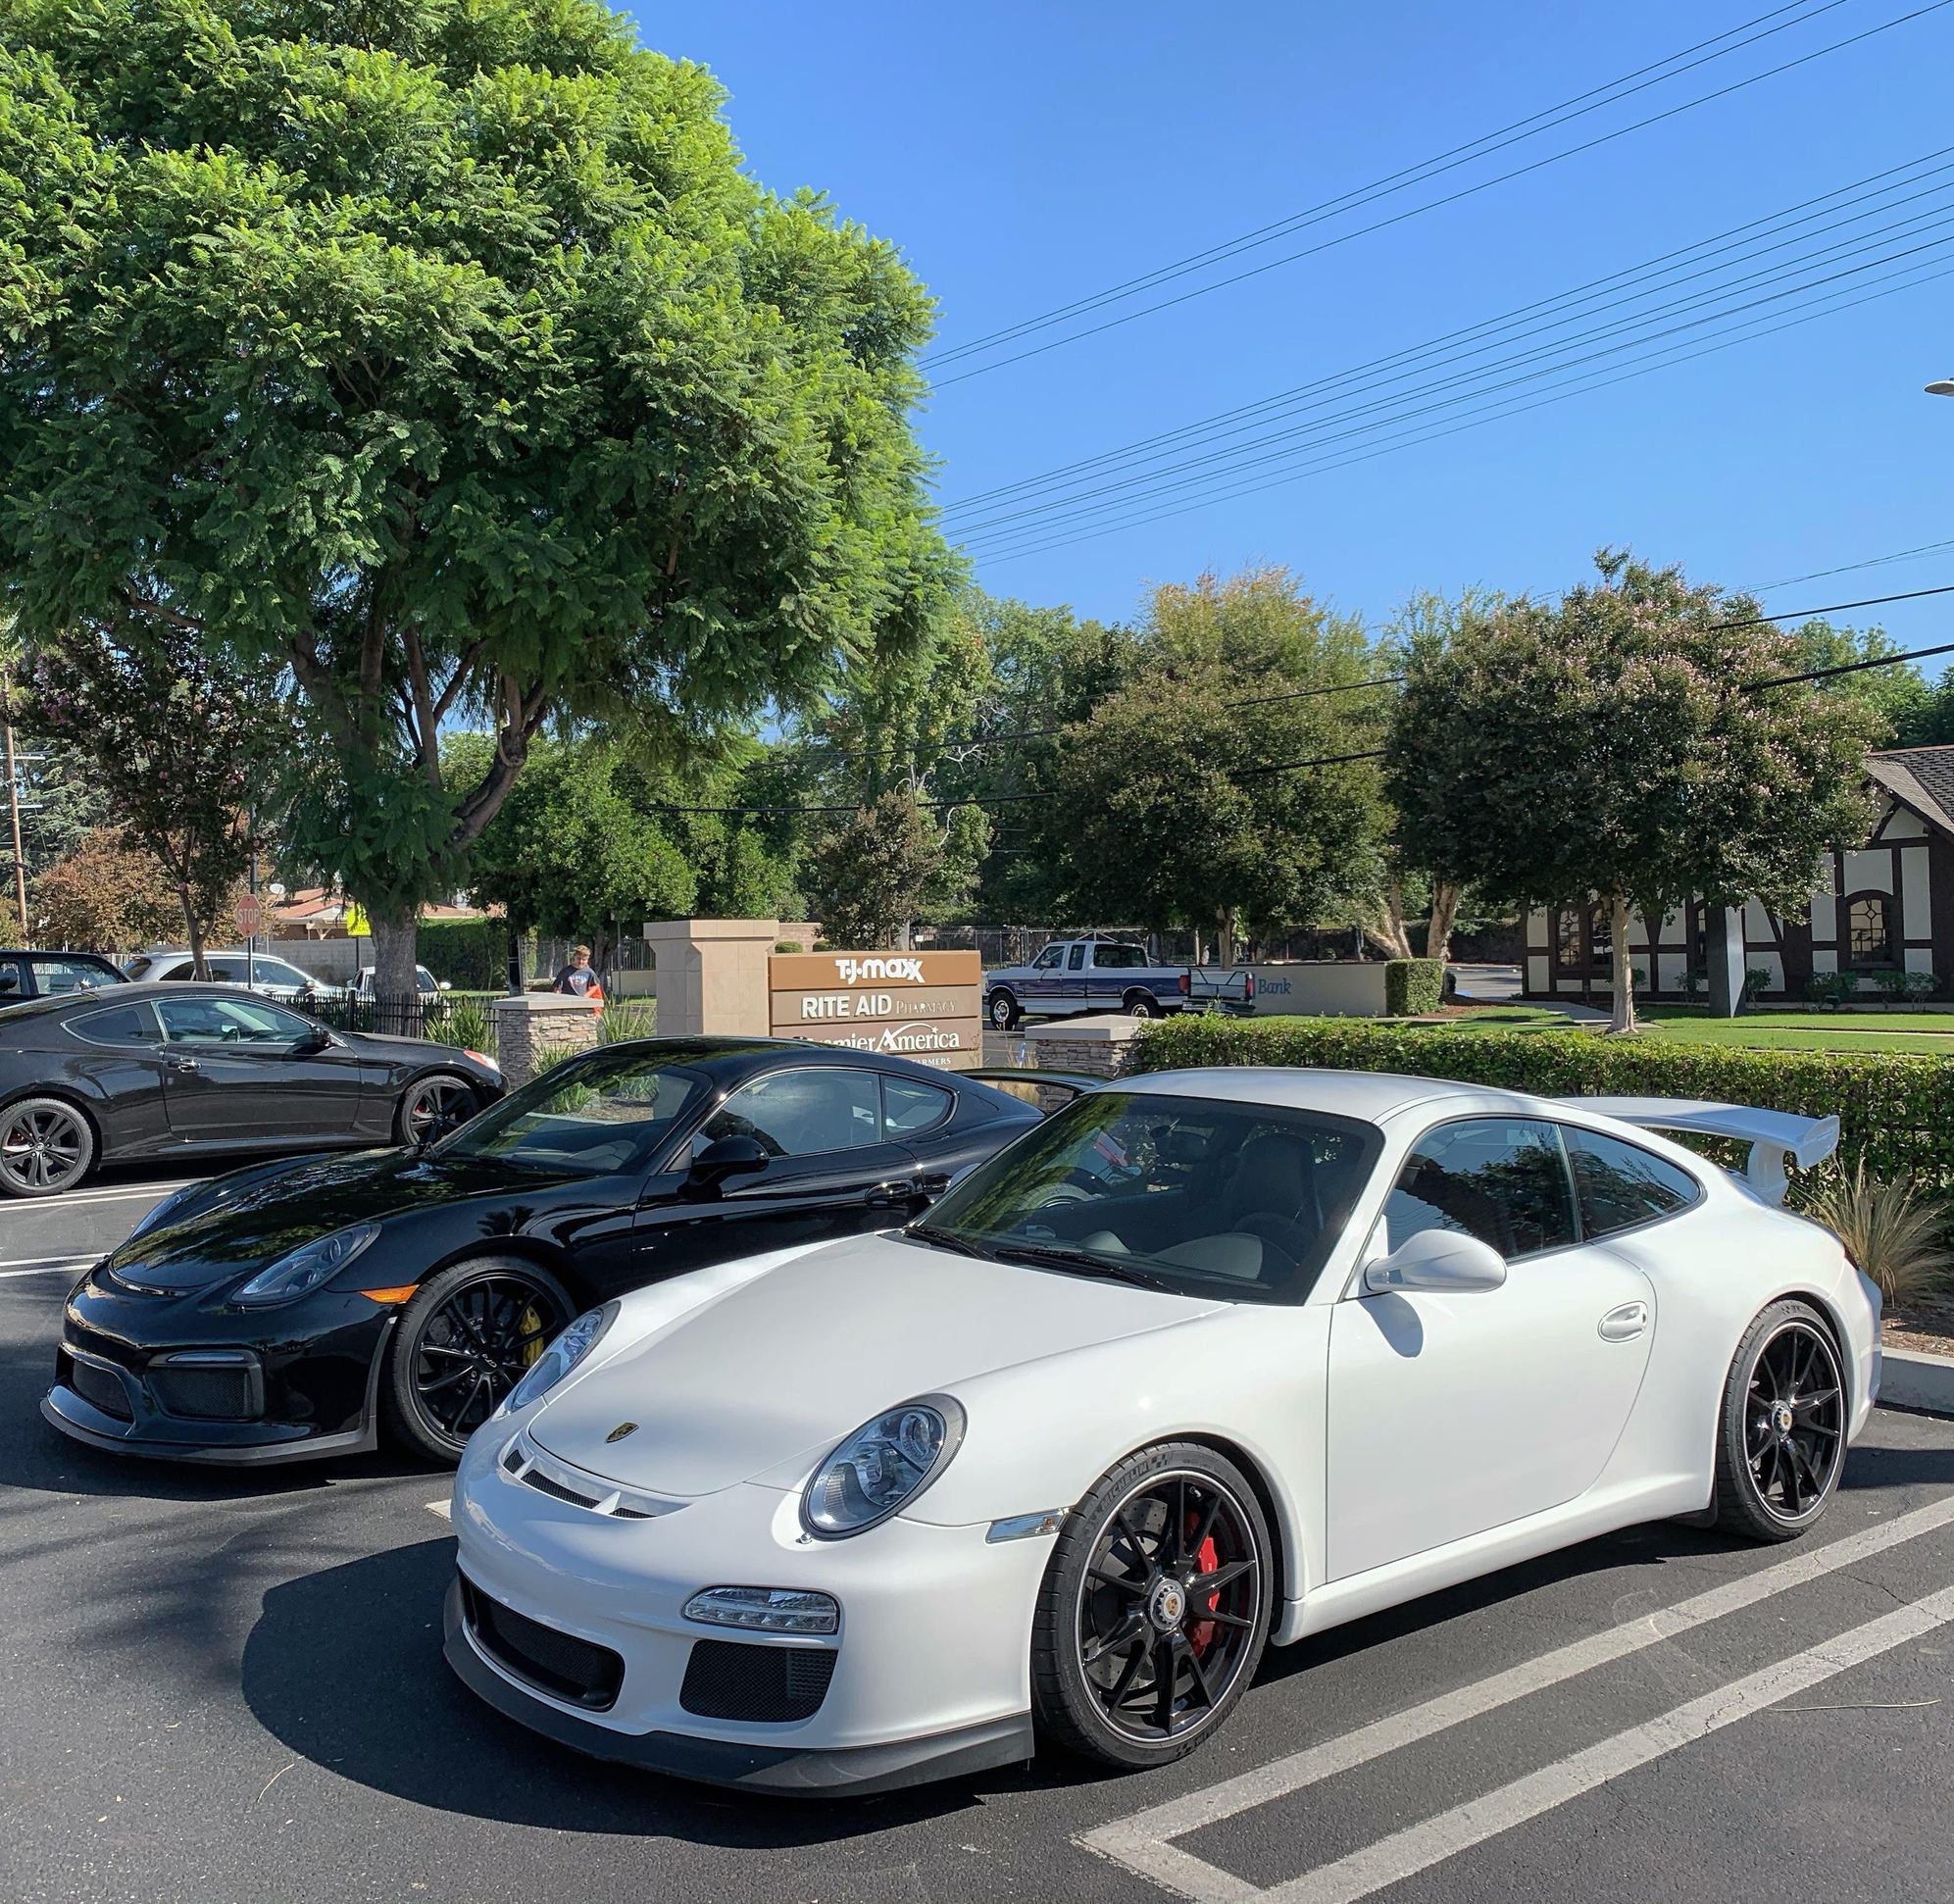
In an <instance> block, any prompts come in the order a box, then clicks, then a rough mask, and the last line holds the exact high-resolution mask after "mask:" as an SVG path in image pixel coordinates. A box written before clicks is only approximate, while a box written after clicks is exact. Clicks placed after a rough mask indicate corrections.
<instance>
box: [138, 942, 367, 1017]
mask: <svg viewBox="0 0 1954 1904" xmlns="http://www.w3.org/2000/svg"><path fill="white" fill-rule="evenodd" d="M204 970H205V971H206V972H207V973H208V974H209V975H210V977H211V980H212V982H214V983H216V984H220V985H248V986H249V987H250V989H251V990H253V991H255V992H257V993H258V994H259V995H260V996H261V997H265V998H276V1000H277V1001H278V1002H279V1003H280V1004H282V1005H301V1004H304V1003H305V1002H306V1001H307V1000H309V999H313V998H318V997H321V996H324V995H326V994H329V993H330V992H332V991H334V990H336V989H337V988H336V987H335V986H332V985H329V984H327V983H326V981H325V980H324V979H320V978H315V977H313V976H312V974H311V973H309V972H301V971H300V970H299V969H298V967H297V966H295V965H291V964H289V963H288V962H287V961H285V960H283V959H279V958H275V957H274V956H273V955H272V954H271V953H269V952H254V953H248V954H247V953H246V951H245V949H244V948H243V947H242V946H235V945H226V946H224V947H222V948H221V949H219V950H217V951H215V952H206V953H205V954H204ZM247 975H248V976H247ZM123 976H124V977H125V978H138V979H143V980H154V979H159V978H165V979H168V978H179V979H185V980H188V979H193V978H195V977H196V976H197V973H196V964H195V961H194V960H192V959H191V957H190V955H189V953H187V952H178V951H172V950H169V949H167V948H163V947H158V948H155V949H153V950H151V951H148V952H138V953H137V954H136V955H135V957H134V958H132V959H125V960H124V961H123Z"/></svg>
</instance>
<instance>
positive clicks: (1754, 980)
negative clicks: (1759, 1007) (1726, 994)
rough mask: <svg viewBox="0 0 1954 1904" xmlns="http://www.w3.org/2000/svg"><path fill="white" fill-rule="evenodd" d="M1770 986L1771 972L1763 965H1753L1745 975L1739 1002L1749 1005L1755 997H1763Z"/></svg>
mask: <svg viewBox="0 0 1954 1904" xmlns="http://www.w3.org/2000/svg"><path fill="white" fill-rule="evenodd" d="M1770 986H1771V974H1770V973H1769V972H1768V971H1767V970H1766V969H1765V968H1764V967H1763V966H1761V965H1754V966H1752V967H1751V968H1750V969H1749V971H1747V972H1746V973H1745V974H1744V976H1743V995H1742V997H1741V998H1739V999H1738V1000H1737V1003H1738V1004H1740V1005H1748V1004H1749V1003H1750V1001H1751V1000H1752V999H1753V998H1759V997H1762V996H1763V994H1764V993H1765V992H1766V991H1768V990H1769V989H1770Z"/></svg>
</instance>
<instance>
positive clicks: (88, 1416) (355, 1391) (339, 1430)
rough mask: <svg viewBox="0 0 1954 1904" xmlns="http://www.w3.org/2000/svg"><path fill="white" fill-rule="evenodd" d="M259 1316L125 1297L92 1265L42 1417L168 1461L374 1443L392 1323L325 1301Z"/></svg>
mask: <svg viewBox="0 0 1954 1904" xmlns="http://www.w3.org/2000/svg"><path fill="white" fill-rule="evenodd" d="M395 1320H396V1318H395V1316H394V1314H393V1312H392V1311H390V1310H381V1309H377V1308H376V1307H375V1306H374V1305H373V1304H371V1303H369V1302H368V1301H367V1300H366V1298H365V1297H361V1296H351V1297H348V1296H342V1295H338V1294H335V1293H332V1292H326V1301H325V1302H324V1303H322V1302H321V1301H320V1300H319V1298H318V1297H313V1298H307V1299H305V1300H303V1301H301V1302H300V1303H298V1304H296V1305H294V1306H293V1308H292V1309H290V1310H268V1311H264V1312H260V1313H258V1314H255V1315H253V1314H249V1313H244V1312H239V1311H237V1310H233V1309H225V1308H224V1307H222V1306H212V1305H210V1304H207V1303H206V1302H204V1301H203V1300H202V1299H200V1298H199V1297H198V1296H196V1295H186V1296H178V1297H167V1296H143V1295H135V1294H131V1293H127V1292H125V1291H122V1290H120V1289H119V1288H118V1287H117V1286H116V1285H115V1284H114V1283H112V1282H110V1281H108V1280H106V1279H105V1278H104V1277H103V1274H102V1266H101V1265H100V1264H97V1265H96V1266H95V1268H94V1269H92V1270H91V1271H90V1272H89V1273H88V1275H87V1276H86V1277H84V1278H82V1279H81V1281H80V1282H79V1283H78V1284H76V1286H75V1289H74V1291H73V1292H72V1293H71V1295H70V1296H69V1299H68V1304H67V1307H66V1310H65V1312H64V1315H63V1319H62V1333H61V1340H60V1343H59V1344H58V1346H57V1349H56V1355H55V1379H54V1383H53V1386H52V1387H50V1388H49V1390H48V1391H47V1393H46V1394H45V1395H44V1396H43V1397H42V1400H41V1414H42V1416H43V1418H44V1419H45V1420H46V1421H47V1422H48V1423H50V1424H51V1425H52V1426H53V1427H55V1428H59V1429H60V1430H61V1431H62V1432H63V1433H64V1434H66V1435H69V1436H71V1437H72V1438H73V1439H75V1440H76V1441H81V1442H85V1443H86V1444H87V1445H88V1446H90V1447H95V1448H102V1449H105V1450H107V1451H109V1452H112V1453H116V1454H133V1455H146V1456H150V1457H155V1458H160V1459H163V1460H172V1461H198V1462H217V1463H236V1464H239V1465H246V1466H261V1465H264V1464H266V1463H275V1462H283V1461H301V1460H312V1459H316V1458H320V1457H323V1456H326V1455H335V1454H358V1453H362V1452H365V1451H367V1450H369V1449H372V1448H374V1447H376V1446H377V1444H378V1435H377V1428H376V1407H375V1403H376V1390H377V1382H378V1378H379V1372H380V1368H381V1365H382V1362H383V1359H384V1351H385V1347H386V1343H387V1340H388V1337H389V1335H390V1334H391V1331H392V1329H393V1326H394V1323H395Z"/></svg>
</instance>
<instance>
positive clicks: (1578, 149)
mask: <svg viewBox="0 0 1954 1904" xmlns="http://www.w3.org/2000/svg"><path fill="white" fill-rule="evenodd" d="M1949 4H1950V0H1928V4H1927V5H1926V6H1922V7H1917V8H1915V9H1914V10H1913V11H1912V12H1911V13H1906V14H1901V15H1900V16H1898V17H1897V18H1896V19H1893V20H1888V21H1883V22H1881V23H1880V25H1878V26H1870V27H1868V28H1866V29H1865V30H1864V31H1863V32H1858V33H1854V34H1851V35H1849V36H1848V37H1847V38H1845V39H1841V40H1834V41H1833V42H1832V43H1831V44H1830V45H1829V46H1822V47H1820V48H1818V49H1817V50H1816V51H1815V52H1811V53H1806V54H1802V55H1801V56H1800V57H1799V58H1797V59H1795V60H1787V61H1785V62H1784V63H1783V64H1782V65H1779V66H1775V67H1769V68H1767V69H1766V70H1765V71H1764V72H1762V73H1757V74H1753V75H1750V76H1749V77H1748V78H1745V79H1738V80H1735V81H1733V82H1731V83H1730V84H1729V85H1727V86H1720V87H1718V88H1716V89H1715V90H1714V91H1712V92H1706V93H1701V94H1699V95H1698V96H1697V97H1696V98H1694V99H1687V100H1684V101H1683V102H1682V103H1681V104H1680V105H1678V106H1672V107H1670V108H1669V109H1668V110H1667V111H1664V112H1660V113H1654V114H1651V115H1650V116H1649V117H1648V118H1646V119H1640V120H1636V121H1634V122H1632V123H1631V124H1629V125H1624V126H1619V127H1617V128H1616V129H1615V130H1614V131H1612V132H1604V133H1601V134H1599V135H1598V136H1597V137H1595V138H1592V139H1587V140H1584V141H1583V142H1582V143H1581V144H1579V145H1573V146H1569V147H1567V148H1566V149H1565V150H1563V151H1560V152H1555V153H1550V154H1548V156H1547V157H1546V158H1544V159H1536V160H1534V161H1532V162H1531V163H1530V164H1528V165H1525V166H1520V167H1517V168H1515V169H1514V170H1513V171H1511V172H1503V173H1498V174H1495V175H1493V176H1492V177H1490V178H1486V179H1481V180H1480V181H1479V182H1478V183H1477V184H1474V185H1467V186H1464V187H1462V188H1461V189H1460V190H1458V191H1455V192H1448V193H1446V194H1444V195H1443V196H1442V197H1439V198H1434V199H1428V200H1427V201H1426V202H1425V203H1424V204H1422V205H1415V206H1412V207H1411V208H1410V209H1409V210H1407V211H1403V212H1397V213H1394V214H1393V215H1392V216H1391V217H1389V218H1386V219H1379V220H1378V221H1377V222H1376V223H1375V224H1371V225H1359V226H1357V227H1356V228H1355V229H1354V230H1351V231H1345V232H1340V233H1338V234H1337V235H1336V236H1334V237H1330V238H1325V239H1323V240H1322V241H1321V242H1319V243H1317V244H1314V245H1309V246H1306V247H1305V248H1304V249H1303V250H1301V251H1294V252H1290V253H1288V254H1287V255H1286V256H1284V257H1281V258H1277V259H1272V260H1270V261H1269V262H1268V263H1266V264H1261V265H1257V266H1254V267H1253V268H1252V269H1250V270H1248V271H1244V272H1238V273H1236V274H1235V275H1234V276H1232V277H1224V278H1221V279H1219V280H1217V281H1216V282H1215V283H1213V284H1206V285H1203V286H1201V287H1200V288H1199V289H1196V290H1192V291H1183V292H1181V293H1180V294H1179V295H1178V296H1176V297H1171V298H1165V299H1163V300H1162V301H1161V302H1159V303H1158V304H1149V305H1145V306H1143V307H1142V308H1141V309H1139V310H1137V311H1130V312H1127V314H1126V315H1125V316H1123V317H1118V318H1110V319H1108V320H1107V321H1106V322H1105V323H1104V324H1099V325H1094V326H1090V327H1089V328H1087V329H1084V330H1077V331H1073V332H1071V333H1070V334H1069V335H1067V336H1064V337H1059V338H1055V339H1053V340H1052V341H1051V342H1049V343H1043V344H1035V345H1033V346H1032V347H1031V348H1030V349H1028V350H1023V351H1019V352H1017V353H1015V354H1014V355H1012V356H1009V357H1001V358H998V359H996V360H995V361H994V362H992V363H989V364H983V365H979V366H978V367H977V368H976V369H975V370H968V371H963V372H960V373H959V374H958V375H957V376H946V377H939V378H937V379H936V381H935V385H934V387H935V388H936V389H938V390H943V389H947V388H949V387H950V385H952V384H954V383H963V382H967V381H969V380H970V379H971V378H972V377H976V376H988V375H989V374H990V373H991V372H992V371H998V370H1002V369H1004V368H1005V366H1007V365H1010V364H1022V363H1024V362H1025V361H1026V360H1027V358H1031V357H1041V356H1043V355H1044V354H1045V353H1046V352H1048V351H1053V350H1059V349H1062V348H1063V347H1064V346H1066V345H1067V344H1074V343H1078V342H1080V341H1081V340H1083V339H1084V338H1087V337H1096V336H1098V335H1100V334H1101V333H1103V332H1105V331H1108V330H1116V329H1118V328H1120V327H1121V326H1123V325H1128V324H1133V323H1135V322H1137V321H1138V320H1139V319H1141V318H1145V317H1151V316H1153V315H1154V314H1155V313H1157V312H1160V311H1166V310H1171V309H1172V308H1174V307H1175V306H1176V305H1179V304H1185V303H1188V302H1189V301H1190V300H1192V299H1194V298H1199V297H1206V296H1208V295H1209V294H1210V293H1211V292H1214V291H1219V290H1223V289H1226V288H1227V287H1228V286H1229V285H1231V284H1239V283H1241V282H1243V281H1244V280H1245V279H1247V278H1250V277H1259V276H1263V275H1264V274H1265V273H1268V272H1272V271H1278V270H1280V269H1281V268H1282V267H1283V266H1284V265H1291V264H1295V263H1297V262H1298V261H1299V260H1301V259H1304V258H1310V257H1315V256H1316V255H1318V254H1319V253H1321V252H1325V251H1329V250H1333V249H1334V248H1335V247H1337V246H1339V245H1345V244H1348V243H1350V242H1351V241H1352V240H1353V239H1356V238H1361V237H1367V236H1369V235H1370V234H1372V233H1373V232H1377V231H1383V230H1387V229H1388V228H1390V227H1391V226H1392V225H1402V224H1404V223H1405V222H1406V221H1407V220H1408V219H1415V218H1419V217H1422V216H1423V215H1424V214H1425V213H1427V212H1432V211H1437V210H1440V209H1441V208H1443V207H1444V206H1447V205H1454V204H1457V203H1459V202H1460V201H1461V200H1462V199H1467V198H1473V197H1476V196H1477V195H1478V193H1480V192H1483V191H1489V190H1491V189H1492V188H1493V187H1494V186H1495V185H1503V184H1507V183H1509V182H1510V181H1512V180H1513V179H1515V178H1523V177H1526V176H1527V175H1528V174H1530V173H1535V172H1539V171H1541V170H1543V169H1544V168H1546V167H1548V166H1553V165H1558V164H1560V162H1561V161H1562V160H1564V159H1572V158H1575V157H1578V155H1579V154H1581V153H1583V152H1591V151H1593V150H1594V149H1595V148H1596V147H1598V146H1603V145H1607V144H1610V143H1612V142H1613V141H1614V140H1616V139H1620V138H1626V137H1627V136H1628V134H1629V133H1631V132H1639V131H1641V130H1643V129H1644V128H1646V127H1647V126H1650V125H1659V124H1661V123H1662V122H1663V121H1664V120H1669V119H1674V118H1676V117H1677V116H1678V114H1681V113H1686V112H1690V111H1692V110H1694V109H1695V108H1696V107H1698V106H1704V105H1709V104H1711V103H1712V102H1714V101H1716V100H1719V99H1724V98H1728V97H1729V95H1730V94H1732V93H1737V92H1742V91H1743V90H1745V89H1746V88H1747V87H1750V86H1754V85H1757V84H1759V83H1761V82H1762V81H1763V80H1766V79H1772V78H1776V77H1778V76H1779V75H1780V74H1785V73H1789V72H1792V71H1793V70H1794V69H1796V68H1798V67H1802V66H1808V65H1810V64H1811V62H1813V61H1814V60H1821V59H1825V58H1827V57H1828V56H1829V55H1830V54H1833V53H1837V52H1842V51H1843V50H1844V49H1845V48H1847V47H1849V46H1855V45H1857V44H1859V42H1860V41H1862V40H1867V39H1871V38H1873V37H1874V36H1875V35H1877V34H1879V33H1884V32H1889V31H1891V29H1892V28H1894V27H1895V26H1904V25H1908V24H1909V23H1910V22H1912V21H1915V20H1918V19H1921V18H1923V17H1924V16H1925V15H1927V14H1930V13H1937V12H1938V11H1939V10H1940V9H1941V8H1942V7H1945V6H1947V5H1949ZM1760 37H1762V35H1760ZM1447 169H1448V170H1449V168H1447Z"/></svg>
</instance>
